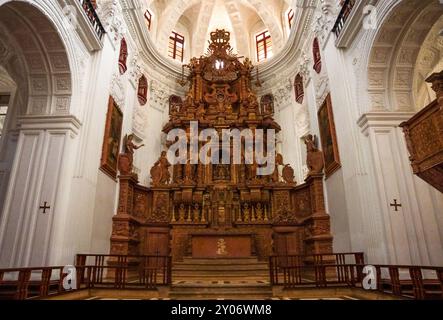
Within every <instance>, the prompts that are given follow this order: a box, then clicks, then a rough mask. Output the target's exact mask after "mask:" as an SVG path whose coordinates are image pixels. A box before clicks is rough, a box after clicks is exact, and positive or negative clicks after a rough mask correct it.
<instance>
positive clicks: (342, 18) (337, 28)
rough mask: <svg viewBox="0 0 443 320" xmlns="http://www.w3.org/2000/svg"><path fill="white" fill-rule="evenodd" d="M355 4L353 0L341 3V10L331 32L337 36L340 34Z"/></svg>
mask: <svg viewBox="0 0 443 320" xmlns="http://www.w3.org/2000/svg"><path fill="white" fill-rule="evenodd" d="M354 6H355V0H346V1H345V2H344V3H343V6H342V8H341V11H340V13H339V15H338V17H337V21H335V24H334V27H333V28H332V32H334V33H335V35H336V36H337V38H338V37H339V36H340V33H341V31H342V30H343V27H344V26H345V23H346V21H347V20H348V18H349V16H350V15H351V12H352V9H353V8H354Z"/></svg>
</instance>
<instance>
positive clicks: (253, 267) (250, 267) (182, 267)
mask: <svg viewBox="0 0 443 320" xmlns="http://www.w3.org/2000/svg"><path fill="white" fill-rule="evenodd" d="M186 270H191V271H194V272H199V271H227V272H230V271H259V270H260V271H266V270H269V267H268V265H267V264H241V265H216V264H213V265H204V264H199V265H193V264H175V265H174V266H173V267H172V272H175V271H177V272H180V271H186Z"/></svg>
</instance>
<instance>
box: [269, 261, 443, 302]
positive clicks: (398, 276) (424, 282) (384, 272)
mask: <svg viewBox="0 0 443 320" xmlns="http://www.w3.org/2000/svg"><path fill="white" fill-rule="evenodd" d="M269 265H270V278H271V284H272V285H281V286H283V287H285V288H287V289H295V288H306V287H318V288H319V287H323V288H324V287H331V286H345V287H354V288H362V281H363V278H364V277H365V276H366V275H365V274H364V273H363V268H364V267H365V263H364V258H363V253H340V254H324V255H311V256H301V255H297V256H296V255H290V256H271V257H270V260H269ZM371 266H373V267H374V268H375V274H374V277H375V281H376V289H375V290H377V291H379V292H382V293H386V294H391V295H396V296H400V297H404V298H409V299H417V300H423V299H443V267H430V266H408V265H371Z"/></svg>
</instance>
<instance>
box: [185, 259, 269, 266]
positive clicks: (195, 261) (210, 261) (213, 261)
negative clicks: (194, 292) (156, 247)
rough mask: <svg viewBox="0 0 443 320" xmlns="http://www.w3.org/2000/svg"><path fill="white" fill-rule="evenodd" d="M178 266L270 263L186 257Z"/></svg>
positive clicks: (251, 260) (264, 262)
mask: <svg viewBox="0 0 443 320" xmlns="http://www.w3.org/2000/svg"><path fill="white" fill-rule="evenodd" d="M176 264H182V265H188V264H191V265H199V264H204V265H232V264H235V265H239V264H266V265H268V262H266V261H259V260H258V259H257V257H250V258H229V259H219V258H217V259H215V258H214V259H200V258H191V257H185V258H183V262H178V263H176Z"/></svg>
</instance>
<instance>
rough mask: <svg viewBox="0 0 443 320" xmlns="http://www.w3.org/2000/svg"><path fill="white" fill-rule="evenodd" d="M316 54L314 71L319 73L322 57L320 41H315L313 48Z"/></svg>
mask: <svg viewBox="0 0 443 320" xmlns="http://www.w3.org/2000/svg"><path fill="white" fill-rule="evenodd" d="M312 51H313V54H314V70H315V71H316V72H317V73H320V71H321V55H320V44H319V43H318V39H317V38H315V39H314V44H313V48H312Z"/></svg>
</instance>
